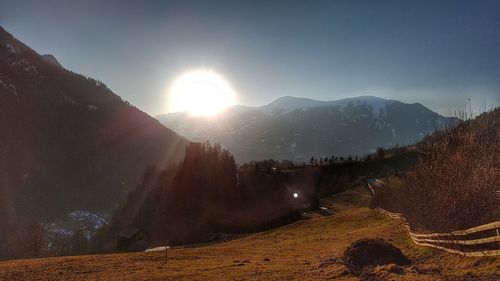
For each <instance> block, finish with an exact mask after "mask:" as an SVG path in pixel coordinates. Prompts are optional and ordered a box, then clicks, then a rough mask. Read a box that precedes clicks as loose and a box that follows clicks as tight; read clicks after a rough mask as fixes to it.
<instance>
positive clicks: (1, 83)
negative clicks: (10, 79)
mask: <svg viewBox="0 0 500 281" xmlns="http://www.w3.org/2000/svg"><path fill="white" fill-rule="evenodd" d="M0 86H2V87H4V88H5V89H6V90H7V92H9V93H11V94H13V95H14V96H15V97H17V98H18V101H19V97H18V94H17V88H16V86H14V85H12V84H10V83H6V82H4V81H2V80H0Z"/></svg>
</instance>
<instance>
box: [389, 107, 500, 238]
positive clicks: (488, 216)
mask: <svg viewBox="0 0 500 281" xmlns="http://www.w3.org/2000/svg"><path fill="white" fill-rule="evenodd" d="M461 117H462V118H465V119H470V118H468V117H469V116H467V115H466V114H462V116H461ZM499 121H500V109H497V110H495V111H491V112H489V113H487V114H483V115H481V116H479V117H478V118H475V119H474V120H469V121H465V122H463V123H462V124H460V125H459V126H457V127H455V128H447V129H444V130H441V131H438V132H436V133H434V134H433V135H432V136H431V138H430V139H429V140H428V141H426V142H424V144H423V147H422V149H423V151H424V155H423V156H422V159H421V161H420V162H419V163H418V164H417V166H416V167H415V168H414V169H412V170H411V171H410V172H409V174H408V175H407V176H406V177H405V178H404V179H403V182H402V188H401V191H402V192H403V193H402V194H401V196H400V200H401V203H402V204H401V205H400V206H399V207H400V208H401V209H402V210H401V211H403V213H404V215H405V217H407V219H409V221H410V222H411V223H412V224H414V225H415V226H417V227H419V228H424V229H428V230H432V231H451V230H458V229H464V228H468V227H473V226H477V225H480V224H484V223H487V222H489V221H492V220H496V219H499V218H498V215H499V214H498V213H496V212H495V209H496V207H498V205H499V200H498V196H497V195H496V193H495V192H496V191H497V186H498V183H499V179H500V161H499V159H500V157H499V155H498V152H499V150H500V126H499V125H500V124H499Z"/></svg>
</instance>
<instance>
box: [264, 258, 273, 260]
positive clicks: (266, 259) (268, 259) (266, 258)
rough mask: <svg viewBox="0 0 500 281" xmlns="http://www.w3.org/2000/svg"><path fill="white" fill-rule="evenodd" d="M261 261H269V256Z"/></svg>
mask: <svg viewBox="0 0 500 281" xmlns="http://www.w3.org/2000/svg"><path fill="white" fill-rule="evenodd" d="M263 261H271V260H270V259H269V258H264V259H263Z"/></svg>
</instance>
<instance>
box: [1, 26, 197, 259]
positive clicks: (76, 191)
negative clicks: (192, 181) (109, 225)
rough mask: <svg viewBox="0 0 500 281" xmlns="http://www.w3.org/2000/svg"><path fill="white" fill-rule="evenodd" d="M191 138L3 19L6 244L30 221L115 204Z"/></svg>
mask: <svg viewBox="0 0 500 281" xmlns="http://www.w3.org/2000/svg"><path fill="white" fill-rule="evenodd" d="M187 143H188V141H187V140H186V139H185V138H183V137H181V136H179V135H177V134H176V133H174V132H173V131H171V130H169V129H167V128H166V127H164V126H163V125H161V124H160V123H159V122H158V121H157V120H155V119H154V118H151V117H150V116H148V115H147V114H146V113H144V112H142V111H140V110H139V109H137V108H136V107H134V106H133V105H131V104H129V103H128V102H127V101H124V100H123V99H122V98H120V97H119V96H118V95H116V94H114V93H113V92H112V91H111V90H110V89H109V88H107V87H106V85H104V84H103V83H102V82H100V81H98V80H95V79H92V78H88V77H85V76H83V75H80V74H76V73H73V72H71V71H68V70H66V69H64V68H63V67H61V66H60V65H59V63H58V62H57V60H56V59H55V58H54V57H53V56H51V55H49V56H40V55H39V54H38V53H36V52H35V51H33V50H32V49H30V48H29V47H28V46H26V45H24V44H23V43H22V42H20V41H18V40H17V39H15V38H14V37H13V36H12V35H10V34H9V33H8V32H7V31H5V30H4V29H3V28H1V27H0V241H1V244H2V246H0V251H1V250H2V247H3V246H5V245H6V244H8V236H7V237H6V236H4V235H5V231H6V230H9V231H10V232H12V231H14V230H15V229H16V227H17V226H18V225H20V224H22V223H24V222H26V221H46V220H51V219H54V218H55V217H61V216H64V215H65V214H67V213H69V212H71V211H74V210H85V211H92V212H101V213H106V212H109V211H111V210H112V209H113V208H114V207H116V206H117V205H118V204H119V203H121V201H122V200H123V199H124V197H125V195H126V194H127V193H128V192H129V191H130V190H131V189H133V188H134V187H135V186H136V185H137V184H138V183H139V182H140V179H141V177H142V174H143V171H144V170H145V168H146V167H147V166H149V165H157V166H161V167H163V166H165V165H166V164H167V163H174V162H177V161H179V160H180V159H182V157H183V154H184V148H185V146H186V144H187ZM14 226H16V227H14ZM0 255H1V253H0Z"/></svg>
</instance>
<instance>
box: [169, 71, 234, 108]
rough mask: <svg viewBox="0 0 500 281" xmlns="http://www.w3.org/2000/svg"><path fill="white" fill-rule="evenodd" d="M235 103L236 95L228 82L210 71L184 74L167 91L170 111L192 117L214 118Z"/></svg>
mask: <svg viewBox="0 0 500 281" xmlns="http://www.w3.org/2000/svg"><path fill="white" fill-rule="evenodd" d="M235 101H236V93H235V91H234V90H233V88H232V87H231V85H230V84H229V82H227V81H226V79H224V78H223V77H222V76H221V75H219V74H218V73H217V72H215V71H212V70H206V69H200V70H194V71H189V72H186V73H184V74H182V75H181V76H179V77H178V78H177V79H176V80H175V81H174V82H173V84H172V85H171V87H170V89H169V105H170V109H171V110H172V111H175V112H178V111H187V112H189V113H190V114H192V115H194V116H214V115H216V114H217V113H220V112H221V111H223V110H224V109H225V108H226V107H228V106H231V105H234V104H235Z"/></svg>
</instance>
